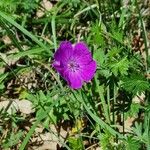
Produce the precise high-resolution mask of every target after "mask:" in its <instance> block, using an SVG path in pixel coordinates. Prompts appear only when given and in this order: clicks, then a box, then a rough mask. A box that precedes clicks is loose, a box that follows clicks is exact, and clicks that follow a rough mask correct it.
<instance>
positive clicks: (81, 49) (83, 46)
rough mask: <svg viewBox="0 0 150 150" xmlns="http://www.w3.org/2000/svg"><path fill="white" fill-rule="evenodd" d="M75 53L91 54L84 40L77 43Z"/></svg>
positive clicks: (78, 54)
mask: <svg viewBox="0 0 150 150" xmlns="http://www.w3.org/2000/svg"><path fill="white" fill-rule="evenodd" d="M73 54H74V56H83V55H89V56H91V53H90V51H89V49H88V47H87V45H86V44H85V43H83V42H79V43H77V44H76V45H75V47H74V52H73Z"/></svg>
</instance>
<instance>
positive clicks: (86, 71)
mask: <svg viewBox="0 0 150 150" xmlns="http://www.w3.org/2000/svg"><path fill="white" fill-rule="evenodd" d="M96 67H97V64H96V61H94V60H93V61H91V62H90V63H89V64H88V65H85V66H84V67H83V70H82V74H81V76H82V79H83V80H84V81H86V82H88V81H90V80H91V79H92V78H93V77H94V74H95V71H96Z"/></svg>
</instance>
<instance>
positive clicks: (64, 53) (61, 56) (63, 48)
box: [54, 41, 73, 61]
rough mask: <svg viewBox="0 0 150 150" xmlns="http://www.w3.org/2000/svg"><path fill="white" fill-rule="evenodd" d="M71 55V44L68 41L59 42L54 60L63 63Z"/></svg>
mask: <svg viewBox="0 0 150 150" xmlns="http://www.w3.org/2000/svg"><path fill="white" fill-rule="evenodd" d="M72 53H73V47H72V44H71V43H70V42H68V41H63V42H61V44H60V46H59V48H58V49H57V51H56V53H55V55H54V59H55V60H56V61H64V60H66V59H68V58H69V57H70V56H71V55H72Z"/></svg>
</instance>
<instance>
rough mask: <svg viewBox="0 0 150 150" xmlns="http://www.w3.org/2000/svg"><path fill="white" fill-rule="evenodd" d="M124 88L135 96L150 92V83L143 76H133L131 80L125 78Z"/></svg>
mask: <svg viewBox="0 0 150 150" xmlns="http://www.w3.org/2000/svg"><path fill="white" fill-rule="evenodd" d="M122 87H123V88H124V89H125V90H126V91H128V92H129V93H133V94H134V95H136V94H141V93H142V92H145V91H146V90H150V84H149V82H148V81H147V80H146V79H145V78H144V77H142V76H141V75H132V76H131V77H130V78H125V79H124V80H123V83H122Z"/></svg>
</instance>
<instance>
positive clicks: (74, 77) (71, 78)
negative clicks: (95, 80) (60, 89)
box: [65, 71, 82, 89]
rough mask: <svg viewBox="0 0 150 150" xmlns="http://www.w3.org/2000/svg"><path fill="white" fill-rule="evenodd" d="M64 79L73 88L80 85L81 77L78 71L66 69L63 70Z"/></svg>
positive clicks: (77, 87)
mask: <svg viewBox="0 0 150 150" xmlns="http://www.w3.org/2000/svg"><path fill="white" fill-rule="evenodd" d="M65 79H66V80H67V82H68V84H69V86H70V87H71V88H73V89H79V88H81V87H82V78H81V76H80V74H79V73H75V72H69V71H67V72H65Z"/></svg>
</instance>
